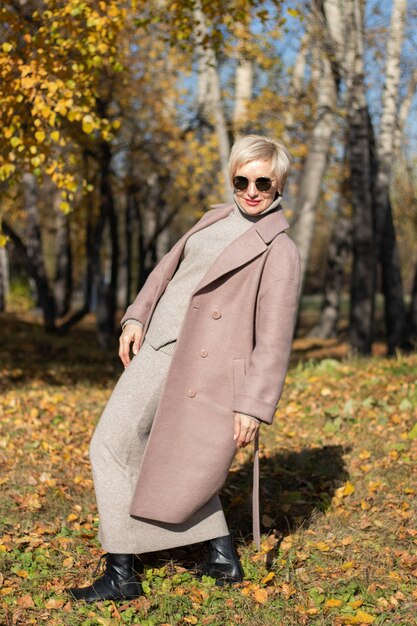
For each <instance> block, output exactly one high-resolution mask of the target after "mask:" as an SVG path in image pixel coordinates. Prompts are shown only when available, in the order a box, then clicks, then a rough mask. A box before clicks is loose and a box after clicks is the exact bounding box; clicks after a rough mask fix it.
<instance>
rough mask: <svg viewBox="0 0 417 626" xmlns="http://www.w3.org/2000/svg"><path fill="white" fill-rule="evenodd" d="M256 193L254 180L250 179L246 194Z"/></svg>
mask: <svg viewBox="0 0 417 626" xmlns="http://www.w3.org/2000/svg"><path fill="white" fill-rule="evenodd" d="M257 195H258V190H257V188H256V185H255V182H254V181H250V182H249V185H248V196H251V197H254V196H257Z"/></svg>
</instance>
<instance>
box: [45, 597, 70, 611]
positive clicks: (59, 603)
mask: <svg viewBox="0 0 417 626" xmlns="http://www.w3.org/2000/svg"><path fill="white" fill-rule="evenodd" d="M65 602H66V600H62V599H61V598H49V600H47V601H46V603H45V608H46V609H60V608H61V607H63V606H64V604H65Z"/></svg>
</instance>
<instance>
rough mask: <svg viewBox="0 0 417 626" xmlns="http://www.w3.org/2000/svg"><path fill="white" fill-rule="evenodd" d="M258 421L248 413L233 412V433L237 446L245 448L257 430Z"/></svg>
mask: <svg viewBox="0 0 417 626" xmlns="http://www.w3.org/2000/svg"><path fill="white" fill-rule="evenodd" d="M259 426H260V424H259V422H258V421H257V420H256V419H253V417H251V416H250V415H245V414H244V413H235V435H234V439H235V441H236V447H237V448H246V446H247V445H248V444H249V443H250V442H251V441H252V440H253V439H254V437H255V435H256V433H257V432H258V430H259Z"/></svg>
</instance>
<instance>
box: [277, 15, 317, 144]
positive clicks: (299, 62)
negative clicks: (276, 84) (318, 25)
mask: <svg viewBox="0 0 417 626" xmlns="http://www.w3.org/2000/svg"><path fill="white" fill-rule="evenodd" d="M310 45H311V21H310V22H309V24H308V25H307V28H306V31H305V33H304V34H303V36H302V38H301V43H300V47H299V50H298V53H297V56H296V58H295V62H294V67H293V70H292V77H291V82H290V88H289V91H288V103H289V106H288V108H287V109H286V111H285V112H284V132H283V134H282V138H283V140H284V144H286V145H288V146H289V145H290V144H291V133H292V131H293V130H294V129H295V128H296V123H297V122H296V118H295V110H296V103H297V101H298V99H299V97H300V95H301V94H302V93H303V90H304V80H305V74H306V68H307V55H308V53H309V48H310Z"/></svg>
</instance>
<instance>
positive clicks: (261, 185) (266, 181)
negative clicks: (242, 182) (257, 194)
mask: <svg viewBox="0 0 417 626" xmlns="http://www.w3.org/2000/svg"><path fill="white" fill-rule="evenodd" d="M255 185H256V188H257V190H258V191H269V190H270V189H271V185H272V180H271V179H270V178H263V177H261V178H257V179H256V181H255Z"/></svg>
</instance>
